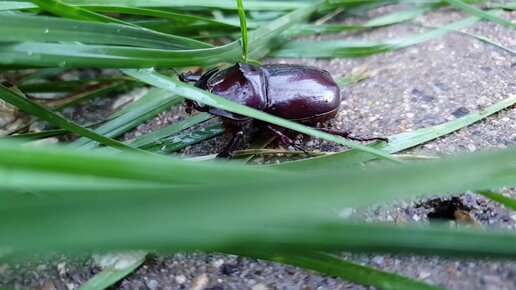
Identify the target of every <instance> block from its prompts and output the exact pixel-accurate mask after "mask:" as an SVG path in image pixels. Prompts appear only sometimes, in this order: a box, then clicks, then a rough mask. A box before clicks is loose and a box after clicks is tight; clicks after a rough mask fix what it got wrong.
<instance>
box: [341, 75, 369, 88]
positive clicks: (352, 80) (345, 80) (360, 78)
mask: <svg viewBox="0 0 516 290" xmlns="http://www.w3.org/2000/svg"><path fill="white" fill-rule="evenodd" d="M367 78H368V76H366V75H357V76H349V77H344V78H341V79H339V80H337V84H338V85H339V87H341V88H342V87H345V86H349V85H351V84H355V83H358V82H361V81H363V80H365V79H367Z"/></svg>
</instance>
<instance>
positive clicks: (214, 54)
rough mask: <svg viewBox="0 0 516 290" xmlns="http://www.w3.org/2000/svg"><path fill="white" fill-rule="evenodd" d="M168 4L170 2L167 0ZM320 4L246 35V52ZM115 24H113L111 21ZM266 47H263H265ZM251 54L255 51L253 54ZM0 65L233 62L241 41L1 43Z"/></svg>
mask: <svg viewBox="0 0 516 290" xmlns="http://www.w3.org/2000/svg"><path fill="white" fill-rule="evenodd" d="M167 3H169V2H168V1H167ZM320 6H322V2H319V1H318V2H315V3H313V4H310V5H301V7H302V8H299V9H297V10H295V11H293V12H291V13H288V14H286V15H284V16H282V17H280V18H278V19H276V20H274V21H272V22H270V23H269V24H267V25H265V26H263V27H260V28H259V29H256V30H255V31H253V32H251V33H249V34H248V41H249V44H250V51H249V55H254V54H256V53H257V52H255V51H254V50H257V51H260V53H263V50H264V47H268V46H270V43H269V42H270V41H271V40H272V39H273V38H274V37H276V36H278V35H279V34H280V33H281V32H283V31H284V30H285V29H287V28H289V27H290V26H292V25H293V24H295V23H297V22H299V21H301V20H303V19H305V18H307V17H308V16H309V15H311V14H312V13H313V12H314V11H316V10H317V8H319V7H320ZM111 25H115V24H111ZM265 50H266V49H265ZM253 53H254V54H253ZM0 55H2V58H0V65H4V66H7V67H12V66H13V65H17V66H29V67H41V66H52V67H119V68H134V67H138V68H140V67H171V66H195V65H202V66H207V65H211V64H217V63H220V62H234V61H235V60H236V59H239V58H240V55H241V47H240V40H236V41H233V42H231V43H229V44H227V45H223V46H219V47H215V48H205V49H192V50H162V49H150V48H139V47H124V46H107V45H84V44H73V43H60V44H55V43H44V42H31V41H26V42H23V43H0Z"/></svg>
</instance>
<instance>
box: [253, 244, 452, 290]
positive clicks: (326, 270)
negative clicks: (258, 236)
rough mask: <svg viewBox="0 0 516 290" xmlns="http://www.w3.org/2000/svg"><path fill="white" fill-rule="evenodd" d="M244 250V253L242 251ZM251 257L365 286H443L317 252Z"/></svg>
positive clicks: (391, 289)
mask: <svg viewBox="0 0 516 290" xmlns="http://www.w3.org/2000/svg"><path fill="white" fill-rule="evenodd" d="M244 253H245V252H244ZM244 255H246V256H250V257H253V258H258V259H264V260H269V261H274V262H279V263H282V264H290V265H293V266H297V267H301V268H303V269H312V270H315V271H318V272H320V273H323V274H326V275H328V276H331V277H339V278H342V279H344V280H346V281H350V282H353V283H357V284H360V285H364V286H373V287H375V288H376V289H382V290H413V289H427V290H431V289H432V290H437V289H441V290H444V288H441V287H437V286H432V285H428V284H426V283H423V282H419V281H417V280H413V279H410V278H407V277H403V276H401V275H397V274H394V273H389V272H386V271H381V270H376V269H374V268H372V267H368V266H362V265H360V264H358V263H354V262H352V261H347V260H344V259H342V258H339V257H336V256H333V255H329V254H325V253H319V252H313V251H310V252H303V253H288V252H283V253H278V254H271V253H267V252H265V253H252V254H244Z"/></svg>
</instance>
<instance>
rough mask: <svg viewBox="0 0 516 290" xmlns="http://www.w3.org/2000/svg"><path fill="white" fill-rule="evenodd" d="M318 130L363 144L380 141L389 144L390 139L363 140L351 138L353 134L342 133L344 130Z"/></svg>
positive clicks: (374, 138)
mask: <svg viewBox="0 0 516 290" xmlns="http://www.w3.org/2000/svg"><path fill="white" fill-rule="evenodd" d="M317 129H318V130H321V131H323V132H326V133H329V134H332V135H338V136H341V137H344V138H346V139H350V140H354V141H361V142H363V141H374V140H380V141H383V142H386V143H388V142H389V139H387V138H384V137H373V138H361V137H353V136H350V135H351V132H348V131H342V130H337V129H333V128H317Z"/></svg>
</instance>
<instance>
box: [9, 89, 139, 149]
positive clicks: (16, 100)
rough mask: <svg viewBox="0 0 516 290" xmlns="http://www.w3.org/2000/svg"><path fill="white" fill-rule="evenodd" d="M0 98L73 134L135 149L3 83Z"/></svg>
mask: <svg viewBox="0 0 516 290" xmlns="http://www.w3.org/2000/svg"><path fill="white" fill-rule="evenodd" d="M0 98H1V99H3V100H4V101H6V102H8V103H10V104H12V105H14V106H16V107H18V108H19V109H20V110H22V111H24V112H26V113H29V114H31V115H34V116H36V117H38V118H40V119H41V120H44V121H47V122H49V123H51V124H54V125H56V126H58V127H60V128H62V129H66V130H69V131H71V132H73V133H75V134H78V135H80V136H84V137H86V138H90V139H92V140H95V141H97V142H99V143H101V144H104V145H107V146H112V147H114V148H117V149H129V150H135V149H133V148H132V147H130V146H127V145H125V144H123V143H120V142H118V141H116V140H113V139H111V138H107V137H104V136H102V135H99V134H97V133H95V132H93V131H91V130H90V129H87V128H84V127H82V126H80V125H78V124H76V123H74V122H72V121H69V120H67V119H66V118H64V117H62V116H61V115H59V114H56V113H54V112H52V111H51V110H49V109H47V108H46V107H44V106H41V105H39V104H38V103H36V102H33V101H31V100H29V99H27V98H26V97H24V96H21V95H18V94H16V93H14V92H12V91H11V90H9V89H8V88H6V87H4V86H3V85H0Z"/></svg>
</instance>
